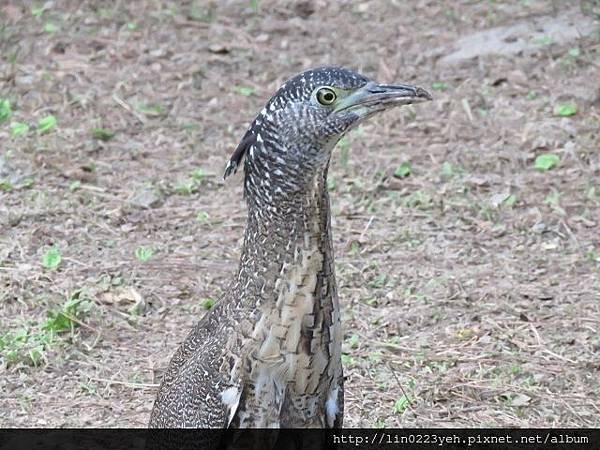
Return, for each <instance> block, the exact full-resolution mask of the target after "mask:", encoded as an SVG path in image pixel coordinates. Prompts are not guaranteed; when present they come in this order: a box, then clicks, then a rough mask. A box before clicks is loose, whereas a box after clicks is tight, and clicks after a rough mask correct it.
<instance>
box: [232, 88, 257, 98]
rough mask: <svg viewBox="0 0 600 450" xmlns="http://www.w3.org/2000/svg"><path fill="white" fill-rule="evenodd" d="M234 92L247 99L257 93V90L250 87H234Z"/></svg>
mask: <svg viewBox="0 0 600 450" xmlns="http://www.w3.org/2000/svg"><path fill="white" fill-rule="evenodd" d="M233 91H234V92H235V93H236V94H240V95H243V96H245V97H250V96H251V95H252V94H254V93H255V92H256V89H254V88H253V87H250V86H234V87H233Z"/></svg>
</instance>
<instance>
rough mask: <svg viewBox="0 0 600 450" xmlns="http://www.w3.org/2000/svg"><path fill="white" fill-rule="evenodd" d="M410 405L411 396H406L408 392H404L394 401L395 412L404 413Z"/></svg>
mask: <svg viewBox="0 0 600 450" xmlns="http://www.w3.org/2000/svg"><path fill="white" fill-rule="evenodd" d="M409 406H410V400H409V398H408V397H407V396H406V394H402V396H401V397H400V398H399V399H398V400H396V401H395V402H394V413H396V414H402V413H403V412H404V411H406V409H407V408H408V407H409Z"/></svg>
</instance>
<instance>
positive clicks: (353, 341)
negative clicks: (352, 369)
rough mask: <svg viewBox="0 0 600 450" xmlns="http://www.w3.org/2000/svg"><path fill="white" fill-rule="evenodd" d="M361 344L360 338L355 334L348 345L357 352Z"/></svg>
mask: <svg viewBox="0 0 600 450" xmlns="http://www.w3.org/2000/svg"><path fill="white" fill-rule="evenodd" d="M359 342H360V339H359V337H358V334H353V335H352V336H350V339H348V345H349V346H350V348H351V349H353V350H356V349H357V348H358V344H359Z"/></svg>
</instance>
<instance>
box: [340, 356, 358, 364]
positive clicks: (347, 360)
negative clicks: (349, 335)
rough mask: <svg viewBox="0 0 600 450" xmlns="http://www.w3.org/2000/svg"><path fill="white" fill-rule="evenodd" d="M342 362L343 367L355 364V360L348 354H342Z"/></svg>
mask: <svg viewBox="0 0 600 450" xmlns="http://www.w3.org/2000/svg"><path fill="white" fill-rule="evenodd" d="M342 364H343V365H344V366H345V367H352V366H355V365H356V360H355V359H354V358H353V357H352V356H350V355H345V354H344V355H342Z"/></svg>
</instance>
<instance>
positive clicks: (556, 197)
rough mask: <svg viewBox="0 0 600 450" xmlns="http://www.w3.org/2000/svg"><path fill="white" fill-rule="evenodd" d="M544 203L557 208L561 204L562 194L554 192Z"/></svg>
mask: <svg viewBox="0 0 600 450" xmlns="http://www.w3.org/2000/svg"><path fill="white" fill-rule="evenodd" d="M544 203H546V204H547V205H552V206H557V205H558V204H559V203H560V192H558V191H552V192H551V193H550V194H548V195H547V196H546V198H545V199H544Z"/></svg>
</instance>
